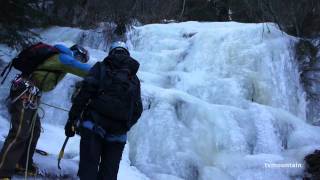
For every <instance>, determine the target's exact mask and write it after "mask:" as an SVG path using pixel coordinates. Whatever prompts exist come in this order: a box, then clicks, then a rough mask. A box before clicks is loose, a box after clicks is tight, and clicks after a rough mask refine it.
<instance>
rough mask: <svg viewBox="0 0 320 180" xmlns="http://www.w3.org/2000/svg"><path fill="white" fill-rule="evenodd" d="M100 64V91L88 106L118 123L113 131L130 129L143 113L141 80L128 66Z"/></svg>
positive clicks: (108, 119)
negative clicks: (118, 67) (120, 67)
mask: <svg viewBox="0 0 320 180" xmlns="http://www.w3.org/2000/svg"><path fill="white" fill-rule="evenodd" d="M99 66H100V73H99V74H100V78H99V83H100V84H99V91H98V93H97V95H96V96H95V97H94V98H92V99H91V102H90V103H89V105H88V107H89V109H91V110H93V111H95V112H97V113H99V114H100V115H102V116H103V117H105V119H106V120H107V121H112V122H110V123H111V124H112V123H113V125H115V124H117V125H115V127H114V129H113V128H112V127H111V131H113V130H115V129H125V131H128V130H129V129H130V128H131V127H132V126H133V125H134V123H136V122H137V120H138V119H139V117H140V115H141V113H142V108H140V106H139V104H137V103H141V97H140V82H139V80H138V78H136V75H134V76H131V75H130V73H129V72H130V71H129V70H128V69H126V68H124V69H112V68H110V66H108V65H105V64H104V63H99ZM135 78H136V79H135ZM139 100H140V101H139ZM137 108H138V109H137ZM109 125H110V124H109ZM111 126H112V125H111ZM119 126H122V128H120V127H119Z"/></svg>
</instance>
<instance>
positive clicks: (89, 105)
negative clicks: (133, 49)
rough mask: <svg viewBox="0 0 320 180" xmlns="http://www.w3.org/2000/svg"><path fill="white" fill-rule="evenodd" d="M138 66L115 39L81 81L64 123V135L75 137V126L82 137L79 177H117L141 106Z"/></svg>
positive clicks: (104, 179) (90, 178)
mask: <svg viewBox="0 0 320 180" xmlns="http://www.w3.org/2000/svg"><path fill="white" fill-rule="evenodd" d="M138 69H139V63H138V62H137V61H136V60H135V59H133V58H132V57H130V53H129V51H128V48H127V46H126V44H125V43H124V42H115V43H113V44H112V45H111V47H110V50H109V55H108V56H107V57H106V58H105V59H104V60H103V62H98V63H96V64H95V65H94V66H93V68H92V69H91V70H90V72H89V75H88V76H87V77H85V79H84V80H83V81H82V85H81V90H80V91H79V93H78V95H77V96H76V97H75V98H74V101H73V105H72V107H71V110H70V113H69V119H68V121H67V123H66V126H65V134H66V136H68V137H72V136H74V135H75V129H78V132H79V133H80V136H81V141H80V163H79V171H78V176H79V177H80V179H81V180H87V179H88V180H92V179H99V180H100V179H101V180H116V179H117V174H118V169H119V163H120V160H121V156H122V151H123V149H124V146H125V143H126V140H127V132H128V131H129V130H130V128H131V127H132V126H133V125H134V124H135V123H136V122H137V121H138V119H139V118H140V116H141V113H142V109H143V108H142V102H141V92H140V91H141V90H140V81H139V78H138V77H137V75H136V73H137V71H138ZM75 127H77V128H75Z"/></svg>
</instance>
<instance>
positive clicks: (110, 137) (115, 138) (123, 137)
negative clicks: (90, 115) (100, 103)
mask: <svg viewBox="0 0 320 180" xmlns="http://www.w3.org/2000/svg"><path fill="white" fill-rule="evenodd" d="M81 126H82V127H84V128H86V129H88V130H90V131H92V132H93V133H95V134H97V135H98V136H100V137H101V138H102V139H104V140H106V141H109V142H126V141H127V134H120V135H114V134H110V133H108V132H107V131H105V130H104V129H103V128H102V127H101V126H99V125H98V124H96V123H93V122H92V121H88V120H86V121H83V122H82V123H81Z"/></svg>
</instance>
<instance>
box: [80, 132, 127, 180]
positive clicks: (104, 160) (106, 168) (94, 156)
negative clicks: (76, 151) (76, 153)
mask: <svg viewBox="0 0 320 180" xmlns="http://www.w3.org/2000/svg"><path fill="white" fill-rule="evenodd" d="M80 134H81V141H80V164H79V172H78V176H79V177H80V179H81V180H96V179H97V180H116V179H117V175H118V170H119V164H120V160H121V156H122V151H123V149H124V146H125V143H120V142H107V141H106V140H104V139H102V138H100V137H98V136H97V135H95V134H94V133H92V132H91V131H90V130H87V129H83V128H82V129H81V133H80Z"/></svg>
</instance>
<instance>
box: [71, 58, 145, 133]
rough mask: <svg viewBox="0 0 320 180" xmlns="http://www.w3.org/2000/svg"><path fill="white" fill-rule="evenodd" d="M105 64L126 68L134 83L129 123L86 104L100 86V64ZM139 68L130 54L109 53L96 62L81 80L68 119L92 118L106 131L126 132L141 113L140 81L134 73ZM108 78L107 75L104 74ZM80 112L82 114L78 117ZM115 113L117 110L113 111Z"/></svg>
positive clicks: (110, 66)
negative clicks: (80, 85) (131, 112)
mask: <svg viewBox="0 0 320 180" xmlns="http://www.w3.org/2000/svg"><path fill="white" fill-rule="evenodd" d="M102 63H103V64H104V65H106V67H108V68H114V69H128V70H129V71H130V74H131V76H130V77H131V81H133V83H134V84H135V85H136V86H134V87H135V93H134V94H135V95H134V97H133V99H134V107H133V108H134V109H133V114H132V118H131V121H130V124H129V125H127V126H124V125H123V123H121V122H120V121H119V120H116V119H112V118H108V117H106V116H105V115H102V114H101V113H98V112H97V111H96V109H95V108H94V107H91V106H87V105H88V104H90V101H92V99H94V98H95V97H96V96H97V95H98V93H99V92H98V91H99V87H100V86H101V82H100V78H101V74H100V71H101V68H100V66H101V64H102ZM138 69H139V63H138V62H137V61H136V60H134V59H133V58H132V57H130V56H126V55H111V56H108V57H106V58H105V59H104V61H103V62H98V63H96V64H95V65H94V66H93V67H92V69H91V70H90V72H89V75H88V76H86V77H85V79H84V80H83V82H82V87H81V90H80V92H79V94H78V95H77V96H76V97H75V99H74V103H73V105H72V108H71V110H70V113H69V120H70V121H75V120H78V119H80V120H92V121H93V122H95V123H97V124H98V125H100V126H102V127H103V128H104V129H105V130H106V131H107V132H108V133H112V134H123V133H126V132H127V131H128V130H129V129H130V127H131V126H133V125H134V124H135V123H136V122H137V120H138V119H139V117H140V115H141V113H142V102H141V92H140V81H139V79H138V77H137V75H136V73H137V71H138ZM105 78H108V76H105ZM108 81H109V80H108V79H104V82H103V83H107V82H108ZM81 112H84V113H83V116H82V117H80V114H81ZM114 113H117V112H114Z"/></svg>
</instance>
